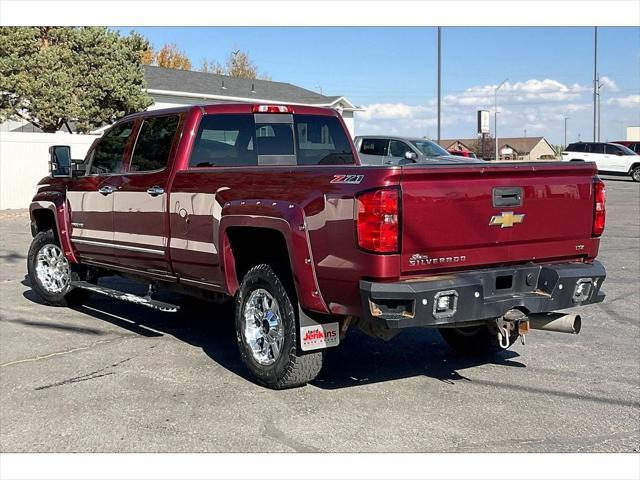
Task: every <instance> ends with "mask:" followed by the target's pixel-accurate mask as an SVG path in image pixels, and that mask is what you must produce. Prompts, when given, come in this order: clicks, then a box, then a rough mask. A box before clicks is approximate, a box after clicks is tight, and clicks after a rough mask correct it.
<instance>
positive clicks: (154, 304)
mask: <svg viewBox="0 0 640 480" xmlns="http://www.w3.org/2000/svg"><path fill="white" fill-rule="evenodd" d="M71 286H72V287H74V288H81V289H82V290H89V291H91V292H95V293H99V294H101V295H106V296H107V297H111V298H117V299H118V300H123V301H125V302H130V303H135V304H137V305H142V306H143V307H149V308H153V309H155V310H160V311H161V312H177V311H178V310H179V309H180V307H178V306H177V305H171V304H170V303H165V302H160V301H158V300H153V299H152V298H150V297H140V296H138V295H134V294H132V293H125V292H121V291H120V290H114V289H112V288H107V287H101V286H100V285H94V284H93V283H89V282H83V281H77V282H71Z"/></svg>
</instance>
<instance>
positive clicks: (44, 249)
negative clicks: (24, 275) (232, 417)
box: [27, 230, 91, 307]
mask: <svg viewBox="0 0 640 480" xmlns="http://www.w3.org/2000/svg"><path fill="white" fill-rule="evenodd" d="M27 271H28V273H29V280H30V281H31V287H32V288H33V290H34V291H35V292H36V293H37V294H38V295H39V296H40V297H41V298H42V299H43V300H44V301H45V303H47V304H48V305H53V306H56V307H72V306H77V305H82V304H83V303H84V302H85V301H86V300H87V299H88V298H89V297H90V296H91V292H89V291H87V290H79V289H77V288H73V287H72V286H71V281H72V280H80V279H85V277H86V274H85V272H83V271H82V270H81V267H79V266H77V265H73V264H70V263H69V261H68V260H67V259H66V257H65V256H64V253H63V252H62V248H61V247H60V244H59V242H58V240H57V239H56V237H55V235H54V233H53V231H51V230H46V231H43V232H39V233H38V234H37V235H36V236H35V237H34V238H33V241H32V242H31V246H30V247H29V254H28V255H27Z"/></svg>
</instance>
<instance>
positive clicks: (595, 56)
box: [593, 27, 598, 142]
mask: <svg viewBox="0 0 640 480" xmlns="http://www.w3.org/2000/svg"><path fill="white" fill-rule="evenodd" d="M597 76H598V27H594V43H593V141H594V142H595V141H597V140H596V114H597V112H596V110H597V105H596V96H597V95H598V80H597V78H596V77H597Z"/></svg>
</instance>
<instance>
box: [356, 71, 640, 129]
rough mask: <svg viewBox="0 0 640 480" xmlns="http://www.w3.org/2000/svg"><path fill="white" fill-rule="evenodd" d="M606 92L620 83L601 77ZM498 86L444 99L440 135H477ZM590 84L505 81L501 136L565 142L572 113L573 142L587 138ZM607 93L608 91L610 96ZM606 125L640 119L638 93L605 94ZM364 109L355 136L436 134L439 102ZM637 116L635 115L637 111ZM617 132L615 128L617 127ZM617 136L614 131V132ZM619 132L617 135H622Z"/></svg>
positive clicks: (500, 94) (479, 87) (377, 105)
mask: <svg viewBox="0 0 640 480" xmlns="http://www.w3.org/2000/svg"><path fill="white" fill-rule="evenodd" d="M600 81H601V83H602V85H603V93H604V94H605V95H606V94H607V92H615V91H619V87H618V85H617V84H616V82H615V81H614V80H613V79H611V78H609V77H600ZM495 87H496V85H477V86H473V87H470V88H467V89H465V90H464V91H462V92H460V93H455V94H453V93H451V94H448V95H445V96H444V97H443V99H442V136H443V138H451V137H461V138H465V137H473V136H474V135H475V130H476V111H477V110H479V109H486V110H490V111H491V112H492V118H491V129H492V130H493V102H494V90H495ZM592 91H593V85H592V84H586V85H580V84H577V83H574V84H567V83H563V82H560V81H558V80H554V79H549V78H546V79H542V80H539V79H529V80H526V81H522V82H514V83H511V82H506V83H505V84H504V85H503V86H502V87H501V88H500V90H499V92H498V110H499V115H498V130H499V133H500V135H502V136H520V135H523V133H524V130H525V129H526V131H527V135H529V136H538V135H539V136H546V137H547V138H548V139H549V140H550V141H552V142H554V141H555V142H559V141H562V138H563V134H564V118H565V117H569V118H570V120H569V123H568V137H569V140H572V139H577V137H578V135H579V134H582V138H587V136H588V135H589V134H590V132H591V130H592V124H591V122H592V118H593V117H592V108H593V104H592V96H591V92H592ZM607 97H609V95H607ZM602 101H603V107H602V110H603V112H602V122H603V123H602V129H603V136H604V137H605V138H606V136H607V133H606V132H607V131H609V130H611V131H613V130H616V129H620V128H622V127H621V125H626V124H629V125H630V124H632V123H637V120H634V119H633V114H632V115H631V116H630V115H629V112H630V109H632V108H637V107H638V106H639V105H640V95H628V96H617V97H612V98H608V100H606V104H605V99H604V98H602ZM365 108H366V109H367V111H366V112H362V113H357V117H356V118H357V120H356V129H357V132H356V133H357V134H358V135H362V134H395V135H406V136H420V137H422V136H427V137H431V138H434V137H435V136H436V126H437V120H436V100H435V99H433V100H430V101H428V102H426V103H424V104H417V105H411V104H408V103H402V102H399V103H374V104H370V105H365ZM636 117H637V115H636ZM616 131H617V130H616ZM612 135H613V134H612ZM618 135H619V134H618Z"/></svg>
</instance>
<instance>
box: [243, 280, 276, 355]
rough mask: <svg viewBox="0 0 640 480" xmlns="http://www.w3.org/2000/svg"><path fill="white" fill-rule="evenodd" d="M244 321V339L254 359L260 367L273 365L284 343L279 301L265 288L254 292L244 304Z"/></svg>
mask: <svg viewBox="0 0 640 480" xmlns="http://www.w3.org/2000/svg"><path fill="white" fill-rule="evenodd" d="M243 319H244V338H245V341H246V342H247V344H248V345H249V347H250V348H251V353H252V355H253V359H254V360H255V361H256V362H258V363H259V364H260V365H271V364H272V363H274V362H275V361H276V360H277V359H278V357H279V356H280V351H281V350H282V344H283V343H284V335H283V331H282V330H283V326H282V319H281V316H280V307H279V306H278V301H277V300H276V299H275V298H274V297H273V295H271V294H270V293H269V292H268V291H266V290H265V289H263V288H258V289H256V290H254V291H252V292H251V294H250V295H249V298H248V299H247V301H246V302H245V304H244V312H243Z"/></svg>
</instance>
